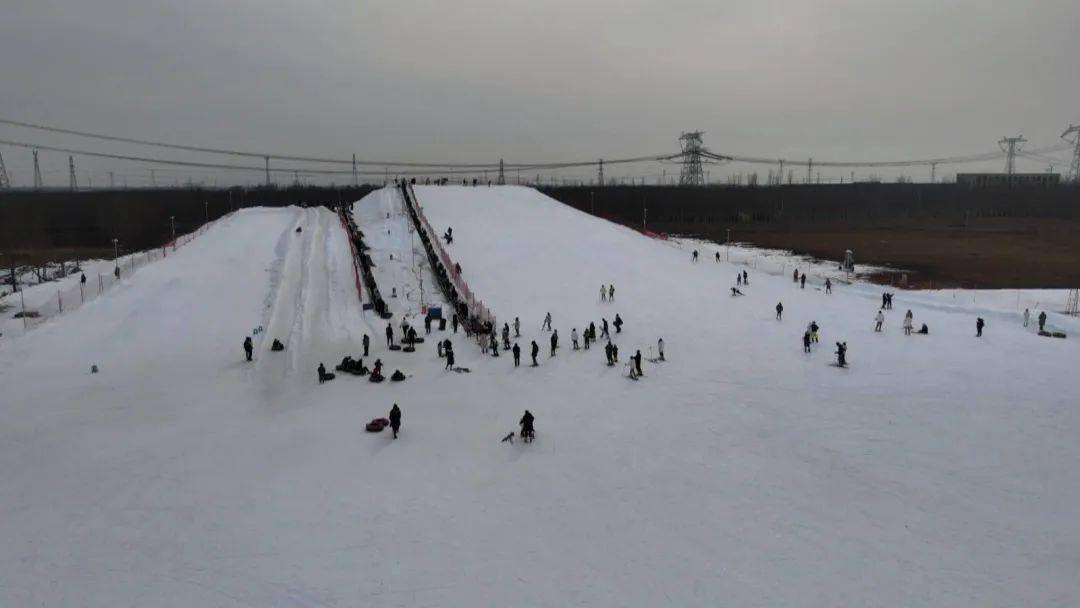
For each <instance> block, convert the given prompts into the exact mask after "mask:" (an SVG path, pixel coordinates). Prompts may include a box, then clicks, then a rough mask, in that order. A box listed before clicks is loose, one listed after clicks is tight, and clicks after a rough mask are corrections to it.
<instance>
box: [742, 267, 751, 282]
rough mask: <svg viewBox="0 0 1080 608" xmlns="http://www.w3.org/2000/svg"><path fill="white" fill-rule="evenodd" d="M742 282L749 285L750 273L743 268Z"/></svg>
mask: <svg viewBox="0 0 1080 608" xmlns="http://www.w3.org/2000/svg"><path fill="white" fill-rule="evenodd" d="M742 284H743V285H749V284H750V273H748V272H746V271H745V270H744V271H742Z"/></svg>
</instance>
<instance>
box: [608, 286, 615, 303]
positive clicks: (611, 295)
mask: <svg viewBox="0 0 1080 608" xmlns="http://www.w3.org/2000/svg"><path fill="white" fill-rule="evenodd" d="M607 299H608V302H614V301H615V284H614V283H612V284H611V285H608V290H607Z"/></svg>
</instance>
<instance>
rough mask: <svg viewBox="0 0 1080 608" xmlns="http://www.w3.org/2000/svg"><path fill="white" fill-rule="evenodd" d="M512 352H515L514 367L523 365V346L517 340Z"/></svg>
mask: <svg viewBox="0 0 1080 608" xmlns="http://www.w3.org/2000/svg"><path fill="white" fill-rule="evenodd" d="M512 352H513V353H514V367H518V366H520V365H521V347H520V346H518V345H517V342H514V348H513V351H512Z"/></svg>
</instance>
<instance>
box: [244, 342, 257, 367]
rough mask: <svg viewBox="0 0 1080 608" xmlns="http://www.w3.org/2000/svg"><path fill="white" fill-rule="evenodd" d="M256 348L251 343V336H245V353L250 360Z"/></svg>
mask: <svg viewBox="0 0 1080 608" xmlns="http://www.w3.org/2000/svg"><path fill="white" fill-rule="evenodd" d="M254 349H255V347H254V346H253V345H252V344H251V336H248V337H246V338H244V354H246V355H247V360H248V361H251V351H252V350H254Z"/></svg>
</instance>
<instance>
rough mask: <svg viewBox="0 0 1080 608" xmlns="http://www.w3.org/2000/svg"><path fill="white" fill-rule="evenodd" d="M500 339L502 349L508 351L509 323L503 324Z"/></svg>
mask: <svg viewBox="0 0 1080 608" xmlns="http://www.w3.org/2000/svg"><path fill="white" fill-rule="evenodd" d="M502 339H503V349H505V350H509V349H510V324H509V323H503V332H502Z"/></svg>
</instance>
